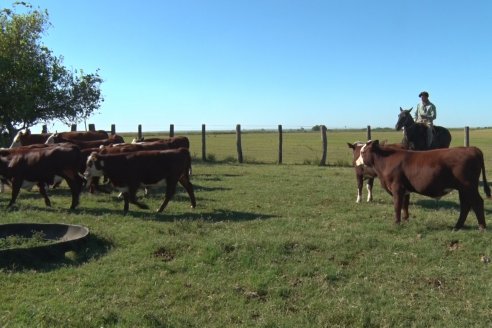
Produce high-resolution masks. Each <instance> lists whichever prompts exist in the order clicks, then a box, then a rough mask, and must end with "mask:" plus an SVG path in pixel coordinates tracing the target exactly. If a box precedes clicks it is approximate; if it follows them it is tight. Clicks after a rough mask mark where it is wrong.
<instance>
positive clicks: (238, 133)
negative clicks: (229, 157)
mask: <svg viewBox="0 0 492 328" xmlns="http://www.w3.org/2000/svg"><path fill="white" fill-rule="evenodd" d="M236 148H237V161H238V162H239V163H242V162H243V149H242V146H241V124H237V125H236Z"/></svg>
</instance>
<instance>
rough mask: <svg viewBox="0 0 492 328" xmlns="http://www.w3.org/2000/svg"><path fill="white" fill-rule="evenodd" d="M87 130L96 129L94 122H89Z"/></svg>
mask: <svg viewBox="0 0 492 328" xmlns="http://www.w3.org/2000/svg"><path fill="white" fill-rule="evenodd" d="M89 131H92V132H94V131H96V125H95V124H94V123H91V124H89Z"/></svg>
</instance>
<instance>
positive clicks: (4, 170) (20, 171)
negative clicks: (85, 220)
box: [0, 144, 84, 209]
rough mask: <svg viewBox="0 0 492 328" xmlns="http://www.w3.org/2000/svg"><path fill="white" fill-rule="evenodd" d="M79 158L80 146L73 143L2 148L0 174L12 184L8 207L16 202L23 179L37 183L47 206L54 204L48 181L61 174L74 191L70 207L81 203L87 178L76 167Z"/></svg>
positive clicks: (52, 180)
mask: <svg viewBox="0 0 492 328" xmlns="http://www.w3.org/2000/svg"><path fill="white" fill-rule="evenodd" d="M80 161H81V153H80V149H79V148H78V147H77V146H75V145H71V144H60V145H57V146H47V145H35V147H34V146H28V147H19V148H14V149H12V150H10V153H9V154H7V153H5V152H3V151H2V152H1V153H0V175H2V176H3V177H4V178H6V179H7V180H9V181H10V183H11V185H12V197H11V200H10V202H9V204H8V205H7V207H10V206H12V205H13V204H14V203H15V201H16V199H17V196H18V195H19V191H20V188H21V187H22V186H23V184H24V182H27V183H35V184H38V186H39V188H40V193H41V194H42V195H43V197H44V200H45V203H46V206H51V202H50V200H49V198H48V195H47V194H46V190H45V185H52V184H53V183H54V179H55V176H61V177H62V178H64V179H65V180H66V182H67V184H68V186H69V187H70V190H71V192H72V204H71V206H70V209H74V208H75V207H76V206H77V205H78V203H79V195H80V191H81V190H82V184H83V181H84V180H83V179H82V178H81V177H80V175H79V172H78V170H77V169H78V167H79V165H80V164H79V163H80Z"/></svg>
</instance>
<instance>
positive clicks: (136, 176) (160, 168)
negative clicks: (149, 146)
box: [84, 147, 196, 214]
mask: <svg viewBox="0 0 492 328" xmlns="http://www.w3.org/2000/svg"><path fill="white" fill-rule="evenodd" d="M114 148H118V147H114ZM86 166H87V169H86V171H85V173H84V176H85V177H86V178H87V180H89V179H90V178H91V177H93V176H102V175H104V176H105V177H107V178H108V179H109V180H110V181H111V183H112V184H113V185H114V186H115V187H116V188H117V189H119V190H120V191H122V192H123V199H124V201H125V205H124V213H125V214H126V213H127V212H128V207H129V203H132V204H135V205H137V206H138V207H140V208H148V207H147V205H145V204H143V203H140V202H138V201H137V197H136V193H137V189H138V188H139V186H141V185H143V186H150V185H157V184H159V183H161V182H163V181H165V182H166V195H165V198H164V201H163V202H162V204H161V206H160V207H159V209H158V210H157V212H162V211H163V210H164V208H165V207H166V206H167V203H168V202H169V200H170V199H171V198H172V197H173V196H174V193H175V192H176V184H177V183H178V181H179V182H180V183H181V185H182V186H183V187H184V188H185V189H186V191H187V192H188V195H189V197H190V200H191V207H192V208H194V207H195V206H196V200H195V194H194V191H193V185H192V184H191V182H190V179H189V173H188V172H189V168H190V167H191V156H190V152H189V151H188V150H187V149H185V148H179V149H171V150H162V151H161V150H146V151H137V152H131V153H121V154H98V153H96V152H94V153H92V154H91V155H90V156H89V158H88V159H87V165H86Z"/></svg>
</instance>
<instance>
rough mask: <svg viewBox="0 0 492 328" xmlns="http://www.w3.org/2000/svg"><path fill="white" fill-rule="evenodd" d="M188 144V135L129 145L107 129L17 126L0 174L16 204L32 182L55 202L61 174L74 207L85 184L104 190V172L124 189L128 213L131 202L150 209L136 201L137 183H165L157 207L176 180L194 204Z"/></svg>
mask: <svg viewBox="0 0 492 328" xmlns="http://www.w3.org/2000/svg"><path fill="white" fill-rule="evenodd" d="M189 147H190V143H189V140H188V138H186V137H173V138H169V139H153V140H138V141H137V140H134V143H131V144H129V143H125V142H124V140H123V138H122V137H121V136H118V135H108V134H107V132H105V131H89V132H73V131H72V132H61V133H55V134H31V133H30V132H29V131H19V133H18V134H17V136H16V137H15V138H14V141H13V143H12V145H11V147H10V148H8V149H6V148H3V149H0V178H1V180H2V183H6V184H8V185H10V187H11V189H12V197H11V199H10V202H9V203H8V205H7V206H8V207H10V206H12V205H13V204H14V203H15V201H16V199H17V196H18V195H19V191H20V189H21V188H29V187H31V186H33V185H37V186H38V188H39V192H40V193H41V195H42V196H43V198H44V201H45V204H46V205H47V206H51V203H50V200H49V198H48V195H47V192H46V187H47V186H53V185H56V183H57V182H58V181H57V179H60V178H61V179H64V180H65V181H66V183H67V185H68V187H69V188H70V191H71V194H72V203H71V205H70V209H74V208H75V207H77V205H78V204H79V197H80V193H81V191H82V189H83V188H84V186H85V185H86V184H89V185H90V188H91V191H94V190H96V189H100V188H98V187H99V184H98V181H99V178H100V177H103V176H104V178H105V179H107V180H109V181H110V182H111V184H112V185H113V186H114V187H115V189H117V190H119V191H121V192H122V196H123V199H124V212H125V213H126V212H128V208H129V204H130V203H132V204H135V205H137V206H138V207H140V208H147V206H146V205H145V204H143V203H141V202H139V201H138V200H137V197H136V193H137V189H138V188H139V187H147V186H153V185H159V184H163V183H165V185H166V193H165V197H164V201H163V202H162V204H161V206H160V207H159V209H158V211H159V212H161V211H163V210H164V208H165V207H166V206H167V204H168V202H169V200H170V199H171V198H172V197H173V195H174V193H175V191H176V185H177V183H178V182H179V183H181V185H182V186H183V187H184V188H185V190H186V191H187V193H188V195H189V197H190V201H191V206H192V207H195V206H196V200H195V194H194V191H193V185H192V184H191V182H190V172H191V156H190V152H189ZM60 181H61V180H60ZM2 188H3V185H2Z"/></svg>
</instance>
